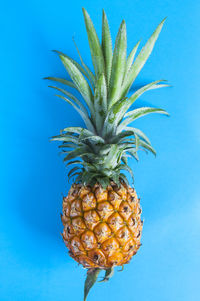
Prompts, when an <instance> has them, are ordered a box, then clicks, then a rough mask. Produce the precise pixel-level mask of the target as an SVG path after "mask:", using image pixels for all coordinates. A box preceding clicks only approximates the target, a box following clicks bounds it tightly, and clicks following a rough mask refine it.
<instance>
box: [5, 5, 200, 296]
mask: <svg viewBox="0 0 200 301" xmlns="http://www.w3.org/2000/svg"><path fill="white" fill-rule="evenodd" d="M83 2H84V3H83ZM83 4H84V7H86V9H87V10H88V12H89V13H90V15H91V17H92V19H93V20H94V23H95V26H96V28H97V31H98V33H99V34H100V31H101V9H102V8H105V10H106V13H107V15H108V18H109V23H110V26H111V31H112V36H113V37H115V36H116V33H117V29H118V26H119V24H120V22H121V19H122V18H125V20H126V23H127V32H128V50H129V51H130V50H131V48H132V47H133V45H134V44H135V43H136V42H137V41H138V39H140V38H143V40H142V42H143V43H144V42H145V41H146V40H147V38H148V37H149V36H150V34H151V33H152V32H153V30H154V29H155V27H156V26H157V24H158V23H159V22H160V21H161V20H162V19H163V18H164V17H165V16H168V19H167V22H166V24H165V25H164V28H163V31H162V33H161V35H160V37H159V40H158V42H157V44H156V47H155V49H154V52H153V54H152V55H151V57H150V59H149V61H148V63H147V64H146V66H145V67H144V69H143V71H142V72H141V74H140V75H139V77H138V79H137V81H136V86H140V85H142V84H145V83H147V82H150V81H153V80H156V79H161V78H165V79H168V80H169V81H170V83H171V84H172V85H173V88H166V89H162V90H157V91H152V92H149V93H147V94H145V95H144V96H143V97H142V98H141V99H140V101H138V103H137V106H140V105H152V106H158V107H162V108H164V109H166V110H167V111H169V112H170V114H171V117H170V118H167V117H163V116H156V115H152V116H148V117H145V118H144V119H141V120H138V121H137V122H136V123H135V125H137V126H138V127H140V128H141V129H142V130H143V131H144V132H145V133H146V134H147V135H148V136H149V137H150V139H151V142H152V144H153V146H154V147H155V148H156V150H157V153H158V156H157V158H156V159H155V158H154V157H153V156H152V155H150V154H149V155H148V156H147V155H145V154H143V153H141V154H140V162H139V163H136V162H131V163H130V166H131V167H132V169H133V171H134V174H135V185H136V188H137V191H138V194H139V195H140V197H141V202H142V207H143V218H144V221H145V222H144V231H143V238H142V243H143V246H142V248H141V249H140V251H139V253H138V254H137V255H136V256H135V257H134V259H133V260H132V262H131V263H130V264H129V265H127V266H126V267H125V271H124V272H123V273H118V272H117V271H116V273H115V276H114V277H113V278H112V280H111V281H110V282H108V283H105V284H96V287H95V289H93V290H92V291H91V294H90V296H89V300H94V299H95V300H102V298H103V299H104V300H105V301H106V300H127V301H129V300H131V301H133V300H140V301H144V300H145V301H146V300H149V301H160V300H162V301H169V300H170V301H175V300H176V301H179V300H181V301H199V287H198V286H199V271H200V259H199V258H200V256H199V255H200V254H199V253H200V239H199V238H200V235H199V233H200V221H199V216H200V202H199V194H200V189H199V187H200V177H199V170H200V160H199V151H200V127H199V114H200V101H199V94H200V84H199V78H200V59H199V53H200V39H199V36H200V24H199V19H200V2H199V1H198V0H193V1H189V0H181V1H180V0H177V1H170V0H168V1H167V0H163V1H158V0H156V1H155V0H154V1H153V0H151V1H147V0H145V1H139V0H135V1H132V0H123V1H121V0H120V1H119V0H117V1H114V0H112V1H102V0H96V1H75V0H74V1H70V2H69V1H61V0H57V1H52V0H48V1H44V0H43V1H39V0H34V1H33V0H32V1H9V2H7V4H5V1H4V4H3V3H2V4H1V12H0V26H1V47H0V51H1V56H0V57H1V72H0V77H1V79H0V83H1V115H2V117H1V120H0V122H1V125H0V131H1V139H0V143H1V148H0V150H1V156H0V158H1V180H0V183H1V189H0V193H1V209H0V300H2V301H13V300H14V301H15V300H20V301H23V300H26V301H31V300H34V301H35V300H38V301H46V300H48V301H58V300H81V299H82V296H83V283H84V279H85V274H86V272H85V270H83V269H82V268H81V267H78V265H77V264H76V263H75V262H74V261H73V260H72V259H71V258H70V257H69V256H68V254H67V251H66V248H65V246H64V244H63V242H62V239H61V236H60V233H59V232H61V231H62V225H61V222H60V216H59V214H60V212H61V205H62V193H67V191H68V189H69V184H68V183H67V181H66V170H65V167H64V164H63V163H62V160H61V157H60V156H58V149H57V147H56V144H54V143H49V137H51V136H52V135H56V134H58V133H59V130H60V129H62V128H64V127H66V126H72V125H76V126H78V125H82V123H81V120H80V118H79V116H78V115H77V114H76V112H74V111H73V109H72V108H71V107H69V105H68V104H66V103H64V102H62V101H61V100H59V99H57V98H56V97H54V96H53V94H54V93H53V91H52V90H50V89H49V88H47V84H48V83H47V82H45V81H43V80H42V78H43V77H44V76H50V75H51V76H53V75H54V76H66V72H65V70H64V68H63V66H62V64H61V62H60V61H59V59H58V57H57V56H56V55H55V54H53V53H52V52H51V50H52V49H58V50H61V51H63V52H66V53H67V54H69V55H70V56H72V57H73V58H75V59H78V56H77V53H76V51H75V48H74V45H73V42H72V39H71V38H72V36H75V39H76V42H77V43H78V45H79V48H80V50H81V53H82V55H83V57H84V59H85V61H86V62H88V63H89V65H90V66H91V59H90V54H89V47H88V43H87V37H86V31H85V27H84V22H83V16H82V11H81V7H82V5H83ZM116 270H117V269H116Z"/></svg>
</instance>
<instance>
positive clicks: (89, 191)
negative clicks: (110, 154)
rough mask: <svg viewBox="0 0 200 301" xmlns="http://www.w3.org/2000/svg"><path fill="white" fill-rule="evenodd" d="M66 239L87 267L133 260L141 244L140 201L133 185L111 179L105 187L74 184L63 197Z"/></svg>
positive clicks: (72, 251) (78, 260) (77, 259)
mask: <svg viewBox="0 0 200 301" xmlns="http://www.w3.org/2000/svg"><path fill="white" fill-rule="evenodd" d="M61 218H62V222H63V226H64V230H63V234H62V236H63V240H64V242H65V244H66V246H67V247H68V249H69V254H70V256H71V257H73V258H74V259H75V260H76V261H77V262H78V263H81V264H82V265H83V266H84V267H85V268H101V269H107V268H109V267H112V266H116V265H123V264H126V263H128V262H129V261H130V259H131V257H132V256H133V255H135V254H136V253H137V251H138V249H139V247H140V245H141V244H140V239H141V232H142V224H143V223H142V221H141V208H140V201H139V199H138V197H137V194H136V191H135V189H134V188H131V187H130V186H127V185H125V184H124V183H123V184H121V187H120V188H118V187H117V185H116V184H114V183H111V184H110V186H108V187H107V189H106V190H104V189H103V188H102V187H101V186H100V185H98V184H96V185H94V186H93V187H90V186H83V185H81V184H73V185H72V187H71V189H70V191H69V193H68V196H67V197H64V198H63V214H62V216H61Z"/></svg>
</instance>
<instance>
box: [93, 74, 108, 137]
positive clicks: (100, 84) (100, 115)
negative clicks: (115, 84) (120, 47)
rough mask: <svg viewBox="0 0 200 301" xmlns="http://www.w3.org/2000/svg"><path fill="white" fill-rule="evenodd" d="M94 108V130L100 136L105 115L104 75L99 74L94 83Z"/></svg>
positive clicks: (105, 93)
mask: <svg viewBox="0 0 200 301" xmlns="http://www.w3.org/2000/svg"><path fill="white" fill-rule="evenodd" d="M94 108H95V112H96V116H95V124H96V129H97V132H98V133H99V134H101V132H102V128H103V123H104V120H105V117H106V114H107V86H106V80H105V76H104V74H101V76H100V77H99V78H98V80H97V83H96V87H95V94H94Z"/></svg>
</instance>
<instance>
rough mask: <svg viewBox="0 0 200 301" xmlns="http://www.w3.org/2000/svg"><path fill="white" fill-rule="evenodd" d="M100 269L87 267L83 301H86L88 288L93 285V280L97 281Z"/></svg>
mask: <svg viewBox="0 0 200 301" xmlns="http://www.w3.org/2000/svg"><path fill="white" fill-rule="evenodd" d="M99 272H100V269H98V268H95V269H88V271H87V277H86V280H85V286H84V299H83V301H86V299H87V296H88V293H89V291H90V289H91V288H92V287H93V285H94V284H95V282H96V281H97V277H98V275H99Z"/></svg>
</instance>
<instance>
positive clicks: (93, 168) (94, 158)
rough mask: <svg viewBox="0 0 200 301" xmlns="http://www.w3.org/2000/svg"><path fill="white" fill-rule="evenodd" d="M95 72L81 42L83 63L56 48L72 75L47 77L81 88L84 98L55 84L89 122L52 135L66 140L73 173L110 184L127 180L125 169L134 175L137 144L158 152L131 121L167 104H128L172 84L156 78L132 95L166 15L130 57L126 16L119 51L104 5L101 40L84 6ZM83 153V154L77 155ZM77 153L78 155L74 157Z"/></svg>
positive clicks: (88, 181)
mask: <svg viewBox="0 0 200 301" xmlns="http://www.w3.org/2000/svg"><path fill="white" fill-rule="evenodd" d="M83 15H84V20H85V26H86V30H87V35H88V41H89V46H90V52H91V57H92V63H93V66H94V73H93V72H92V71H91V70H90V69H89V68H88V66H87V65H86V64H85V63H84V61H83V59H82V57H81V55H80V52H79V50H78V48H77V46H76V44H75V46H76V48H77V51H78V54H79V57H80V61H81V64H79V63H77V62H76V61H74V60H73V59H72V58H70V57H69V56H67V55H66V54H64V53H62V52H60V51H55V52H56V53H57V54H58V55H59V57H60V59H61V61H62V63H63V65H64V67H65V68H66V70H67V72H68V74H69V76H70V78H71V81H69V80H66V79H62V78H57V77H47V78H46V79H48V80H51V81H55V82H58V83H61V84H63V85H64V86H68V87H71V88H73V89H75V90H77V91H78V92H79V93H80V95H81V96H82V99H83V100H84V102H83V101H80V100H79V99H78V98H77V97H75V96H74V95H73V94H71V93H70V92H68V91H66V90H65V89H63V88H59V87H56V86H50V87H51V88H53V89H56V90H57V91H58V92H60V93H61V95H60V94H59V95H56V96H58V97H60V98H62V99H63V100H65V101H66V102H67V103H69V104H70V105H72V106H73V107H74V109H75V110H76V111H77V112H78V113H79V114H80V115H81V117H82V119H83V121H84V123H85V126H86V128H81V127H67V128H65V129H63V130H62V131H61V134H60V135H58V136H54V137H52V139H51V140H54V141H61V142H62V145H60V146H59V148H62V150H63V153H64V154H65V157H64V161H65V162H67V166H72V165H75V167H73V168H72V169H70V171H69V173H68V177H69V179H70V178H72V177H73V178H75V181H76V182H81V183H83V184H84V185H87V184H91V185H92V184H94V183H96V182H99V183H100V184H101V185H102V186H103V187H107V186H108V184H109V182H110V181H114V182H115V183H116V184H117V185H119V184H120V181H125V182H126V183H127V178H126V176H125V174H124V171H125V172H126V171H127V172H129V173H130V174H131V176H132V178H133V173H132V170H131V168H130V167H129V166H128V164H127V163H128V162H127V158H128V157H133V158H134V159H136V160H138V150H140V149H144V150H146V151H150V152H152V153H153V154H154V155H156V152H155V150H154V149H153V147H152V146H151V143H150V141H149V139H148V138H147V136H146V135H145V134H144V133H143V132H142V131H141V130H139V129H137V128H134V127H131V126H129V124H130V123H132V122H133V121H134V120H136V119H137V118H140V117H142V116H144V115H147V114H150V113H161V114H165V115H168V113H167V112H166V111H165V110H162V109H158V108H152V107H141V108H137V109H134V110H129V109H130V108H131V106H132V105H133V103H134V102H135V101H136V99H137V98H138V97H139V96H141V95H142V94H143V93H144V92H146V91H148V90H152V89H158V88H162V87H166V86H168V85H167V84H166V83H165V81H164V80H157V81H154V82H151V83H149V84H147V85H145V86H143V87H142V88H140V89H138V90H137V91H136V92H135V93H133V94H132V95H131V96H127V94H128V92H129V90H130V88H131V86H132V84H133V82H134V81H135V79H136V77H137V75H138V74H139V72H140V70H141V69H142V67H143V66H144V64H145V62H146V61H147V59H148V57H149V55H150V54H151V52H152V50H153V47H154V44H155V42H156V40H157V38H158V36H159V33H160V31H161V29H162V26H163V24H164V21H165V19H164V20H163V21H162V22H161V23H160V24H159V25H158V27H157V28H156V30H155V31H154V33H153V34H152V35H151V37H150V38H149V40H148V41H147V43H146V44H145V46H144V47H143V48H142V49H141V51H140V52H139V54H138V55H137V57H136V58H135V55H136V51H137V49H138V46H139V43H140V42H138V43H137V44H136V45H135V46H134V47H133V50H132V51H131V53H130V54H129V55H128V57H127V34H126V24H125V21H124V20H123V21H122V23H121V25H120V27H119V31H118V34H117V37H116V40H115V46H114V51H113V50H112V40H111V34H110V29H109V25H108V20H107V17H106V14H105V12H104V11H103V17H102V41H101V43H100V41H99V38H98V36H97V33H96V30H95V28H94V25H93V23H92V21H91V19H90V16H89V15H88V13H87V11H86V10H85V9H84V8H83ZM77 157H78V159H77ZM74 159H75V160H74Z"/></svg>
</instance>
